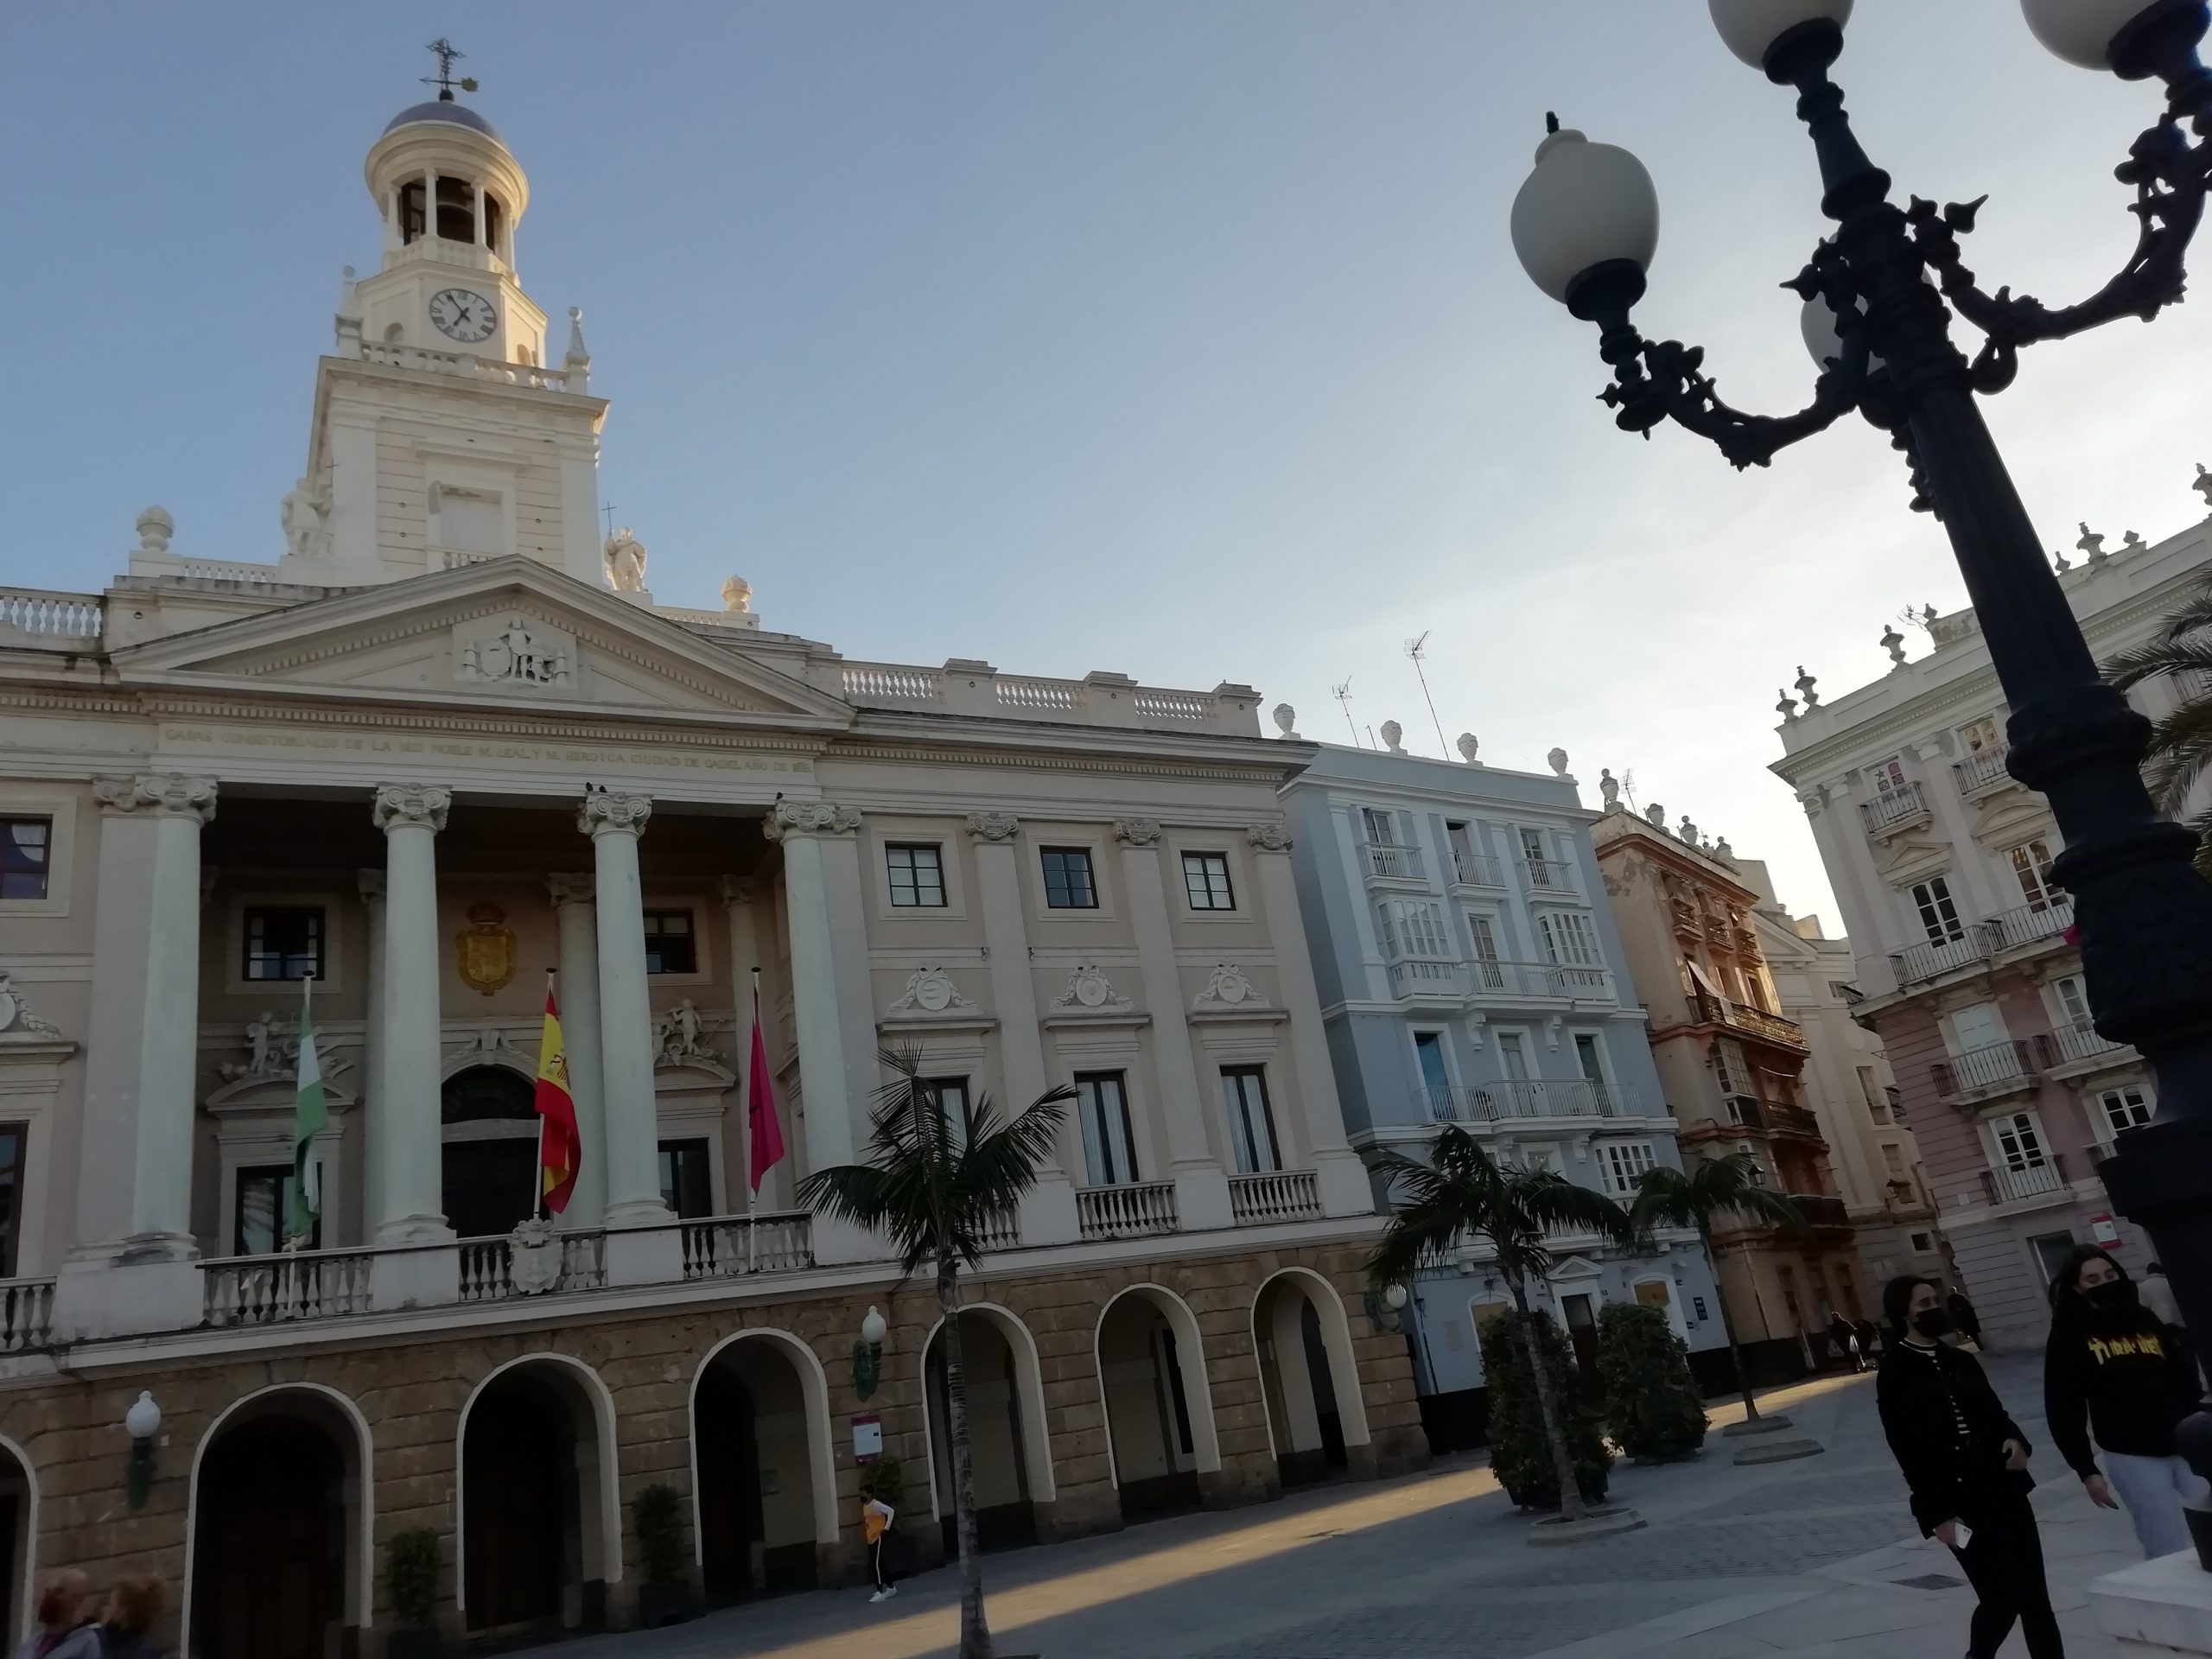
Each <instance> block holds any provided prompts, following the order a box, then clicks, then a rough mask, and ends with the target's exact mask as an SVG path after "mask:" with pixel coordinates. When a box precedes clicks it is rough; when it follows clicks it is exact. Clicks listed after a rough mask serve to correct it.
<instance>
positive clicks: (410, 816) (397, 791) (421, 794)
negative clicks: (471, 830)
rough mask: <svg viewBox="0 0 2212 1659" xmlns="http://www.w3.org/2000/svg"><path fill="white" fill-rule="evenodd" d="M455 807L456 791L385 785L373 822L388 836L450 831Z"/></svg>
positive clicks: (379, 790) (429, 786)
mask: <svg viewBox="0 0 2212 1659" xmlns="http://www.w3.org/2000/svg"><path fill="white" fill-rule="evenodd" d="M452 804H453V791H451V790H449V789H441V788H440V787H438V786H437V785H435V784H381V785H378V788H377V794H376V801H375V803H374V804H372V806H371V807H370V808H369V819H370V822H371V823H374V824H375V825H376V827H377V828H378V829H381V830H383V831H384V832H385V834H386V835H390V834H391V832H392V831H393V830H395V829H429V830H432V831H436V830H441V829H444V828H445V827H446V809H447V808H448V807H450V806H451V805H452Z"/></svg>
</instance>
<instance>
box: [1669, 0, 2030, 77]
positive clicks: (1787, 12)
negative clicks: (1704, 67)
mask: <svg viewBox="0 0 2212 1659" xmlns="http://www.w3.org/2000/svg"><path fill="white" fill-rule="evenodd" d="M2061 3H2063V0H2061ZM1707 8H1708V9H1709V10H1711V11H1712V13H1713V28H1715V29H1719V31H1720V38H1721V39H1722V40H1723V41H1726V43H1727V47H1728V49H1729V50H1730V51H1731V52H1733V53H1734V54H1736V55H1737V56H1738V57H1739V58H1741V59H1742V60H1744V61H1745V63H1748V64H1750V65H1751V67H1752V68H1754V69H1764V68H1765V67H1766V54H1767V49H1768V48H1770V47H1771V46H1772V45H1773V44H1774V43H1775V41H1777V40H1779V39H1781V38H1782V36H1783V35H1786V34H1788V33H1789V31H1790V30H1791V29H1795V28H1796V27H1797V26H1798V25H1799V24H1800V23H1816V22H1821V20H1822V19H1826V20H1827V21H1828V22H1833V23H1834V24H1835V25H1836V26H1837V27H1838V28H1839V29H1840V28H1841V27H1842V26H1843V24H1844V22H1846V21H1847V19H1848V18H1849V17H1850V16H1851V0H1707Z"/></svg>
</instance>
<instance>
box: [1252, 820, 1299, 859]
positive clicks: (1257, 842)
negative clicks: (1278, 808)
mask: <svg viewBox="0 0 2212 1659" xmlns="http://www.w3.org/2000/svg"><path fill="white" fill-rule="evenodd" d="M1249 834H1250V836H1251V837H1252V845H1253V846H1254V847H1255V849H1258V850H1259V851H1261V852H1263V853H1287V852H1288V851H1289V850H1290V846H1291V842H1290V826H1289V825H1288V824H1287V823H1255V824H1254V825H1253V826H1252V828H1251V829H1250V830H1249Z"/></svg>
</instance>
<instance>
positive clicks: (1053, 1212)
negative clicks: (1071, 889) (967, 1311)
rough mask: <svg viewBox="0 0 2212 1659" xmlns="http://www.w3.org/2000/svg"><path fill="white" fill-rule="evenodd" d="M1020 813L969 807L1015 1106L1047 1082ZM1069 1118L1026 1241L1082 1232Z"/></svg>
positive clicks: (1030, 1197)
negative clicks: (1024, 899)
mask: <svg viewBox="0 0 2212 1659" xmlns="http://www.w3.org/2000/svg"><path fill="white" fill-rule="evenodd" d="M1020 831H1021V823H1020V820H1019V819H1018V818H1016V817H1014V815H1013V814H1012V813H1011V812H970V813H969V815H968V833H969V835H970V836H973V837H974V838H975V842H976V895H977V898H978V899H979V900H980V902H981V904H982V912H983V942H984V945H985V948H986V949H987V950H988V951H989V953H990V968H991V1002H992V1004H993V1006H994V1007H995V1008H996V1009H997V1010H998V1016H999V1054H1000V1058H1001V1060H1002V1062H1003V1063H1004V1065H1005V1068H1006V1096H1007V1097H1006V1110H1007V1112H1008V1113H1009V1114H1012V1113H1014V1112H1018V1111H1020V1110H1021V1109H1023V1108H1024V1107H1026V1106H1027V1105H1028V1104H1029V1103H1030V1102H1031V1101H1033V1100H1034V1099H1036V1098H1037V1096H1039V1095H1041V1094H1043V1093H1044V1092H1045V1090H1046V1088H1047V1087H1049V1086H1050V1085H1049V1084H1048V1083H1047V1082H1046V1071H1045V1046H1044V1042H1043V1039H1042V1038H1041V1036H1040V1035H1039V1030H1038V1025H1037V982H1036V979H1035V977H1034V976H1033V975H1032V974H1031V972H1030V970H1029V930H1028V927H1027V925H1026V923H1025V922H1024V920H1023V918H1022V909H1021V868H1020V865H1021V855H1020V850H1019V836H1020ZM1076 1163H1077V1141H1076V1138H1075V1118H1074V1115H1073V1114H1072V1113H1071V1114H1070V1115H1069V1117H1068V1122H1067V1127H1066V1128H1065V1129H1063V1130H1062V1132H1061V1135H1060V1143H1059V1146H1058V1148H1057V1149H1056V1151H1055V1154H1054V1156H1053V1159H1052V1162H1051V1163H1050V1164H1049V1165H1047V1166H1046V1167H1044V1168H1043V1169H1041V1170H1039V1172H1038V1176H1037V1184H1036V1185H1034V1186H1033V1187H1031V1188H1030V1189H1029V1191H1028V1192H1027V1194H1026V1195H1025V1196H1024V1197H1023V1198H1022V1201H1021V1240H1022V1243H1025V1244H1071V1243H1075V1241H1076V1240H1077V1237H1079V1236H1081V1232H1082V1227H1081V1224H1080V1221H1079V1219H1078V1217H1077V1214H1076V1202H1075V1183H1074V1182H1073V1181H1072V1180H1071V1179H1070V1178H1069V1176H1068V1171H1069V1170H1070V1169H1071V1168H1073V1167H1075V1166H1076Z"/></svg>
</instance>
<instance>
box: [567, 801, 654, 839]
mask: <svg viewBox="0 0 2212 1659" xmlns="http://www.w3.org/2000/svg"><path fill="white" fill-rule="evenodd" d="M652 815H653V798H652V796H650V795H618V794H616V793H615V792H614V791H613V790H611V789H592V790H587V791H585V792H584V798H583V803H582V805H580V806H578V807H577V808H576V828H577V829H581V830H582V831H583V833H584V834H586V835H588V836H591V837H592V838H593V839H594V840H596V839H598V838H599V837H600V836H642V835H644V834H645V821H646V820H647V819H648V818H650V817H652Z"/></svg>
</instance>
